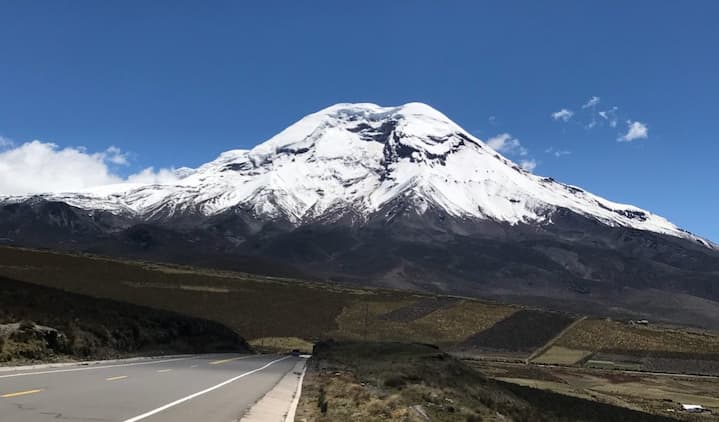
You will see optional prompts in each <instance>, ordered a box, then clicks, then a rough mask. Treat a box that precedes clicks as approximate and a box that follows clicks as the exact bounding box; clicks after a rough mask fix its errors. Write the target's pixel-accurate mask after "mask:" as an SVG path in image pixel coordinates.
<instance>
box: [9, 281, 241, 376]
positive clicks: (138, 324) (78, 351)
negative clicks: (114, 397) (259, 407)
mask: <svg viewBox="0 0 719 422" xmlns="http://www.w3.org/2000/svg"><path fill="white" fill-rule="evenodd" d="M220 351H239V352H247V351H249V346H248V345H247V343H246V342H245V341H244V339H242V337H240V336H239V335H238V334H237V333H236V332H234V331H232V330H230V329H228V328H226V327H224V326H223V325H221V324H219V323H217V322H212V321H207V320H203V319H199V318H192V317H188V316H184V315H180V314H175V313H171V312H166V311H159V310H156V309H151V308H147V307H143V306H137V305H132V304H128V303H120V302H117V301H114V300H109V299H98V298H94V297H90V296H85V295H80V294H76V293H70V292H67V291H63V290H58V289H54V288H49V287H44V286H39V285H36V284H31V283H27V282H21V281H16V280H12V279H8V278H5V277H0V362H2V363H7V362H11V363H23V362H33V361H43V362H46V361H50V360H67V359H105V358H115V357H125V356H132V355H142V356H148V355H156V354H168V353H202V352H205V353H206V352H220Z"/></svg>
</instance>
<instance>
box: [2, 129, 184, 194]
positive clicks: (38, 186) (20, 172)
mask: <svg viewBox="0 0 719 422" xmlns="http://www.w3.org/2000/svg"><path fill="white" fill-rule="evenodd" d="M108 163H110V164H115V165H127V164H128V163H127V156H126V154H124V153H123V152H122V151H121V150H120V149H119V148H117V147H110V148H108V149H107V150H105V151H104V152H100V153H88V152H87V151H86V150H85V149H84V148H78V147H68V148H60V147H59V146H57V145H55V144H53V143H49V142H41V141H32V142H26V143H24V144H22V145H19V146H16V147H11V148H10V149H6V150H4V151H0V194H1V195H21V194H32V193H50V192H69V191H77V190H81V189H86V188H90V187H94V186H101V185H108V184H112V183H121V182H124V181H133V182H144V181H169V180H172V179H171V177H170V176H169V173H172V171H171V170H166V169H161V170H159V171H154V170H153V169H152V168H149V169H145V170H143V171H141V172H140V173H137V174H135V175H132V176H129V177H128V178H127V179H124V178H122V177H120V176H119V175H117V174H116V173H114V172H113V171H112V170H111V169H110V167H109V166H108ZM176 179H177V178H176V177H175V180H176Z"/></svg>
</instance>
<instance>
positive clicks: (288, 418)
mask: <svg viewBox="0 0 719 422" xmlns="http://www.w3.org/2000/svg"><path fill="white" fill-rule="evenodd" d="M306 373H307V361H305V364H304V365H303V367H302V374H301V375H300V379H299V381H298V382H297V391H295V398H294V399H292V404H291V405H290V410H289V411H288V412H287V415H285V422H294V421H295V413H297V406H298V405H299V404H300V397H301V396H302V381H304V379H305V374H306Z"/></svg>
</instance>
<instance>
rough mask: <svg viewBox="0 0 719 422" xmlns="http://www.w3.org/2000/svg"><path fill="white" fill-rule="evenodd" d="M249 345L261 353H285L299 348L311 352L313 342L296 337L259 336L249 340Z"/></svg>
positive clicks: (301, 350) (304, 351)
mask: <svg viewBox="0 0 719 422" xmlns="http://www.w3.org/2000/svg"><path fill="white" fill-rule="evenodd" d="M248 343H250V346H252V348H253V349H254V350H256V351H258V352H261V353H285V352H290V351H292V350H299V351H300V352H302V353H308V354H309V353H312V346H313V343H310V342H309V341H307V340H304V339H301V338H297V337H261V338H254V339H252V340H249V341H248Z"/></svg>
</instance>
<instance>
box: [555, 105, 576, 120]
mask: <svg viewBox="0 0 719 422" xmlns="http://www.w3.org/2000/svg"><path fill="white" fill-rule="evenodd" d="M572 116H574V112H573V111H572V110H567V109H566V108H563V109H561V110H559V111H555V112H554V113H552V119H554V120H562V121H565V122H567V121H569V119H571V118H572Z"/></svg>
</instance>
